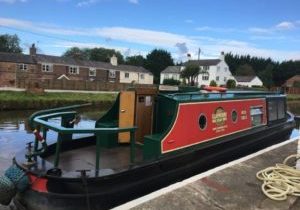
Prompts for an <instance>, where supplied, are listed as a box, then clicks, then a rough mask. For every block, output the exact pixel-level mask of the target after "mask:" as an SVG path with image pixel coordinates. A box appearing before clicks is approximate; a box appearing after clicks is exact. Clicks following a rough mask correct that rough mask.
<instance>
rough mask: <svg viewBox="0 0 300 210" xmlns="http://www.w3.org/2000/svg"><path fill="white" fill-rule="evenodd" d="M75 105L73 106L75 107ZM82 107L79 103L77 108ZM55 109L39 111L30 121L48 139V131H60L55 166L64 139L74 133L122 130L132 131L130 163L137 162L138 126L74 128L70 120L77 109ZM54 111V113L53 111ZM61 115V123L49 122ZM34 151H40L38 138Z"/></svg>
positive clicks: (118, 131)
mask: <svg viewBox="0 0 300 210" xmlns="http://www.w3.org/2000/svg"><path fill="white" fill-rule="evenodd" d="M74 107H75V106H72V108H74ZM78 107H81V106H80V105H77V106H76V108H78ZM67 109H70V107H64V108H61V109H59V110H67ZM56 110H58V109H55V110H51V111H49V110H45V111H44V112H39V113H38V114H34V116H31V118H30V123H31V126H32V128H38V130H41V131H42V132H43V138H44V140H45V141H46V138H47V131H48V130H52V131H55V132H57V133H58V138H57V143H56V150H55V160H54V167H58V165H59V157H60V150H61V144H62V142H63V141H64V140H67V139H68V140H72V135H73V134H94V135H95V136H97V135H100V134H113V133H122V132H129V133H130V164H133V163H134V162H135V153H136V152H135V137H134V136H135V131H136V129H137V127H128V128H119V127H115V128H91V129H85V128H76V129H75V128H73V126H72V125H70V123H69V122H70V121H71V120H72V119H74V116H75V115H76V112H75V111H68V112H56V113H53V111H56ZM51 112H52V113H51ZM57 117H61V125H59V124H57V123H54V122H49V121H48V120H49V119H53V118H57ZM100 141H101V138H96V163H95V171H96V175H98V172H99V169H100ZM34 151H35V152H37V151H38V139H37V138H36V139H35V147H34Z"/></svg>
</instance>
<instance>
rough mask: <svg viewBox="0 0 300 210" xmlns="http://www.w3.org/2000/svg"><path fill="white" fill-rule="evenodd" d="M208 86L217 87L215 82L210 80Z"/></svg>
mask: <svg viewBox="0 0 300 210" xmlns="http://www.w3.org/2000/svg"><path fill="white" fill-rule="evenodd" d="M209 86H212V87H217V86H218V85H217V83H216V81H215V80H212V81H210V83H209Z"/></svg>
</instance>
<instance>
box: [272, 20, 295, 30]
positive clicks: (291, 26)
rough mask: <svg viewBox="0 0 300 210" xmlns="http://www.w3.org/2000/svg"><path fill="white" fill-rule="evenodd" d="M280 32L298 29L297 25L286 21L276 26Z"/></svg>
mask: <svg viewBox="0 0 300 210" xmlns="http://www.w3.org/2000/svg"><path fill="white" fill-rule="evenodd" d="M275 28H276V29H278V30H292V29H294V28H296V26H295V24H294V23H292V22H288V21H284V22H281V23H279V24H277V25H276V26H275Z"/></svg>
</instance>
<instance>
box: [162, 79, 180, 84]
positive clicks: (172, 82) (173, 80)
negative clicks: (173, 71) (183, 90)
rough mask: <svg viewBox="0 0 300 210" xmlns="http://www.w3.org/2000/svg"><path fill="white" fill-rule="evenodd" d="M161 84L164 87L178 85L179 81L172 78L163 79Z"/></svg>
mask: <svg viewBox="0 0 300 210" xmlns="http://www.w3.org/2000/svg"><path fill="white" fill-rule="evenodd" d="M163 84H164V85H180V81H179V80H177V79H173V78H170V79H164V81H163Z"/></svg>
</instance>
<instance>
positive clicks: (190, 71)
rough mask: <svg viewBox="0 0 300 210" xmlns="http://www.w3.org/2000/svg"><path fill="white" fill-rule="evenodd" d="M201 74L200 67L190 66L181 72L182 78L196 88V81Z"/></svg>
mask: <svg viewBox="0 0 300 210" xmlns="http://www.w3.org/2000/svg"><path fill="white" fill-rule="evenodd" d="M199 72H200V68H199V66H198V65H195V64H189V65H187V66H186V67H185V68H184V69H183V71H182V72H180V76H181V77H182V78H184V79H187V80H188V83H189V85H191V86H194V85H195V80H196V78H197V77H198V75H199Z"/></svg>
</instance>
